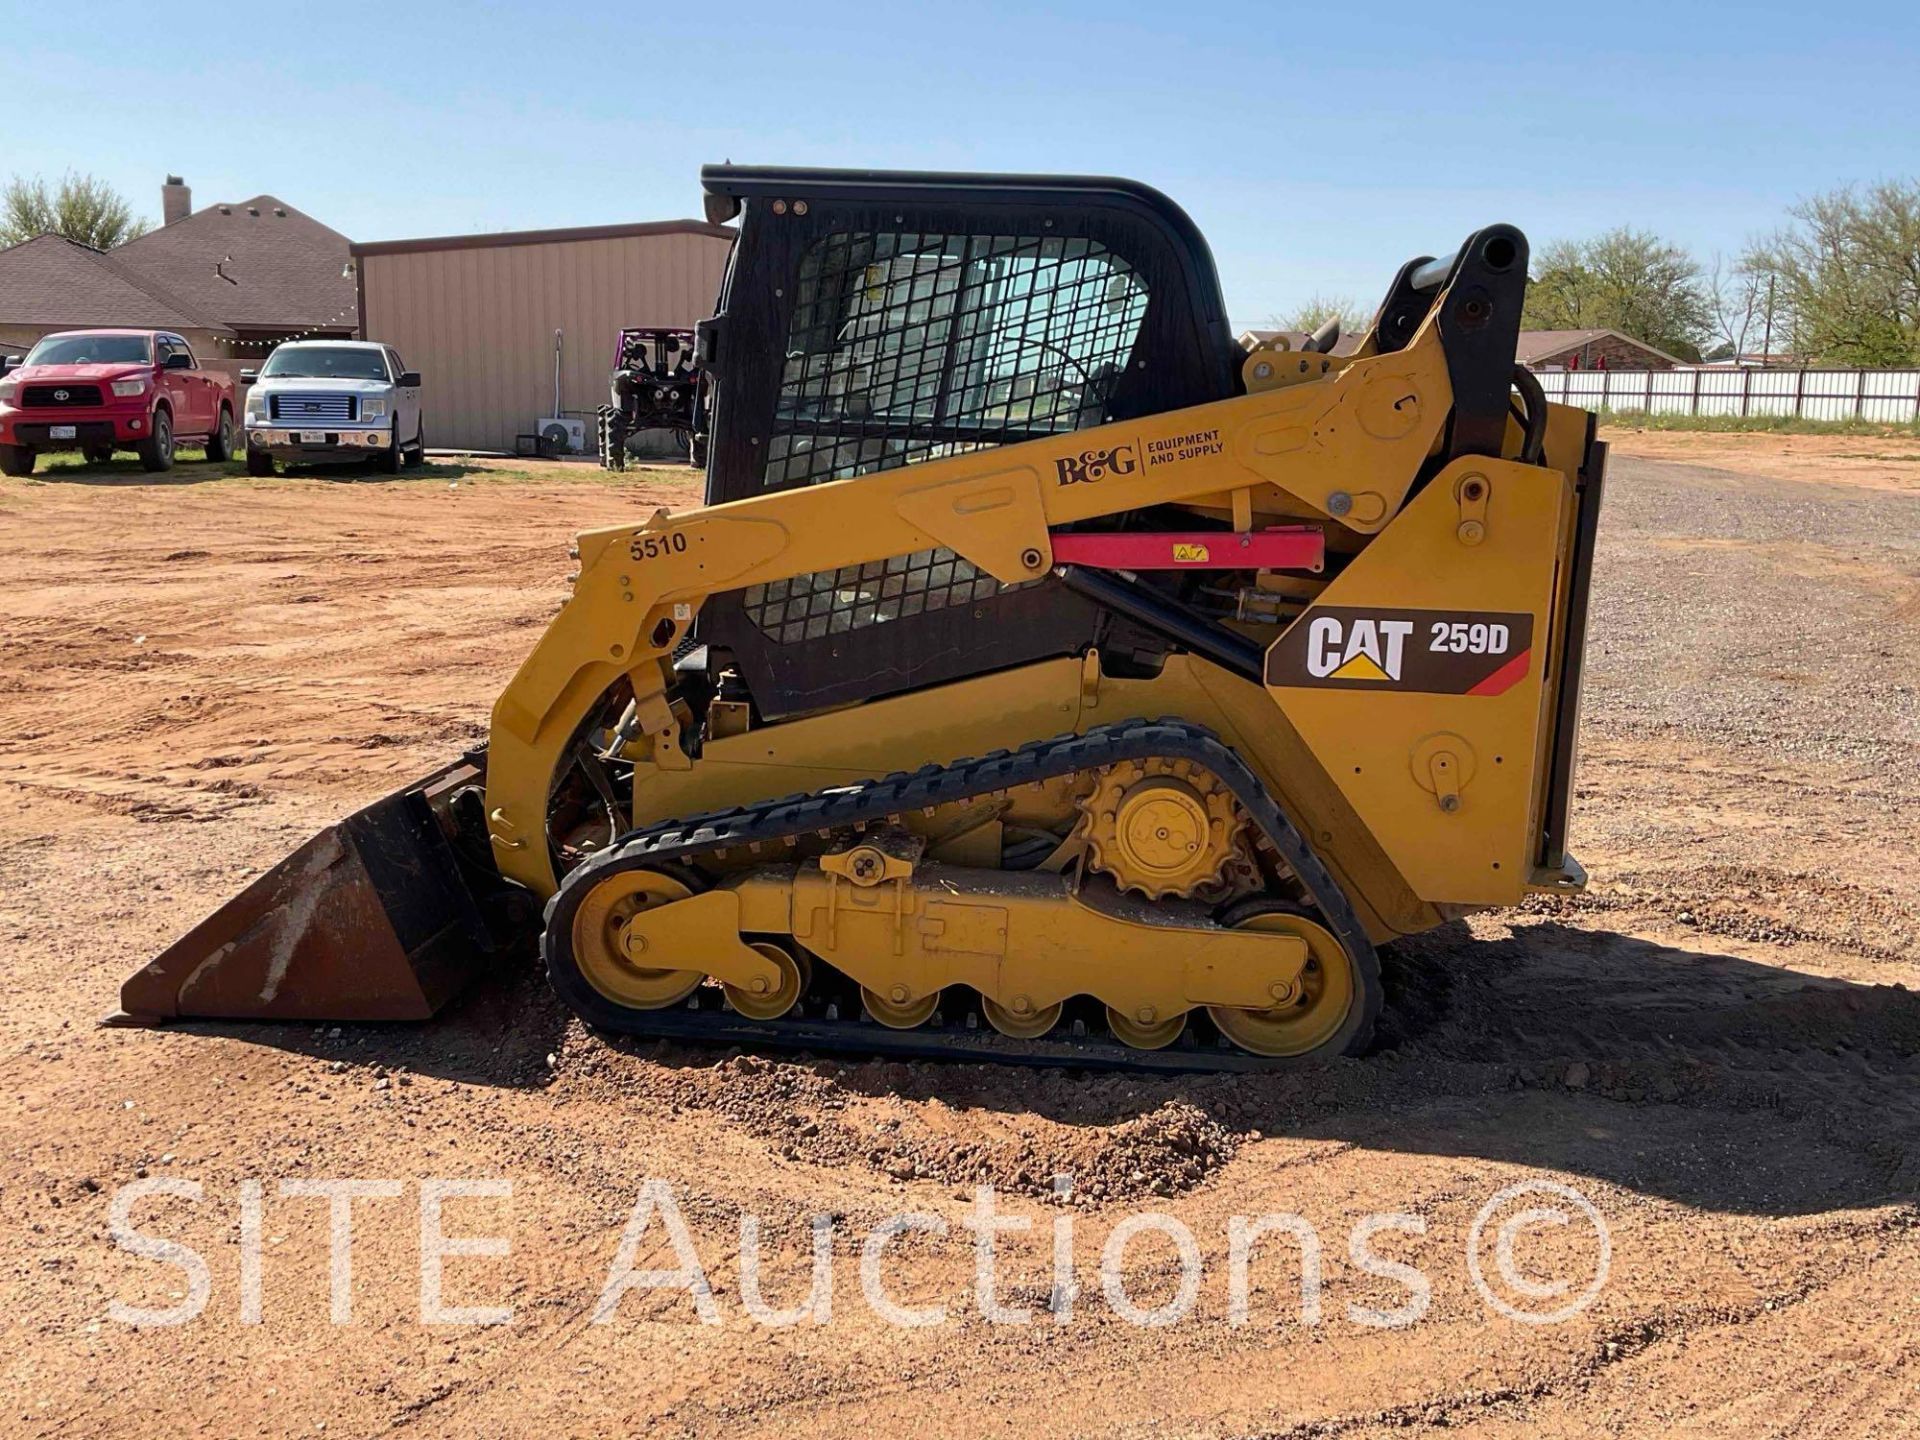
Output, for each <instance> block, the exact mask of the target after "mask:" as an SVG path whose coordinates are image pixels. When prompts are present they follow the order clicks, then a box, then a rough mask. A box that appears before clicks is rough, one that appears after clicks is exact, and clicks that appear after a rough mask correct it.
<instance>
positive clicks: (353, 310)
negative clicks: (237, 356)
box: [221, 299, 360, 350]
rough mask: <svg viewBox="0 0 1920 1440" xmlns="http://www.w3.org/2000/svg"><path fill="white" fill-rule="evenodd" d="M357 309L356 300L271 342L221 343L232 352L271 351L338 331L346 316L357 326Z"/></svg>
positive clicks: (234, 340)
mask: <svg viewBox="0 0 1920 1440" xmlns="http://www.w3.org/2000/svg"><path fill="white" fill-rule="evenodd" d="M359 309H360V302H359V301H358V300H357V299H356V300H355V301H354V302H353V304H351V305H349V306H347V307H346V308H345V309H344V310H338V311H335V312H334V313H333V314H332V315H330V316H329V317H328V318H326V319H325V320H321V321H318V322H316V323H315V324H313V325H310V326H308V327H307V328H306V329H305V330H295V331H293V332H292V333H290V334H286V335H281V336H279V337H277V338H275V339H272V340H239V339H233V340H225V341H222V342H221V343H222V344H224V345H226V346H227V347H228V348H229V349H233V350H271V349H273V347H274V346H276V345H285V344H287V343H288V342H289V341H292V340H305V339H306V338H307V337H308V336H309V335H312V334H314V333H315V332H316V331H320V330H333V329H338V328H339V324H340V322H341V321H342V320H344V319H346V318H347V316H349V315H352V316H354V317H355V325H357V324H358V320H359V313H358V312H359ZM347 328H349V329H353V328H355V326H349V327H347Z"/></svg>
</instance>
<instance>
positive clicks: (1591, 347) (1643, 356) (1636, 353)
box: [1518, 330, 1687, 370]
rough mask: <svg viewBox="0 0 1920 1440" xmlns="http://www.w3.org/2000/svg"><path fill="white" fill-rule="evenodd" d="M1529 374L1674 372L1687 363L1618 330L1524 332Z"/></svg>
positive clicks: (1522, 342)
mask: <svg viewBox="0 0 1920 1440" xmlns="http://www.w3.org/2000/svg"><path fill="white" fill-rule="evenodd" d="M1518 358H1519V361H1520V363H1521V364H1522V365H1524V366H1526V367H1527V368H1528V369H1529V370H1671V369H1673V368H1674V367H1675V366H1678V365H1685V364H1687V362H1686V361H1685V360H1682V359H1681V358H1680V357H1679V356H1677V355H1669V354H1667V352H1666V351H1664V350H1656V349H1655V348H1654V347H1653V346H1651V345H1648V344H1646V343H1645V342H1644V341H1640V340H1636V339H1634V338H1633V337H1632V336H1631V335H1622V334H1621V333H1620V332H1619V331H1618V330H1522V331H1521V332H1520V348H1519V352H1518Z"/></svg>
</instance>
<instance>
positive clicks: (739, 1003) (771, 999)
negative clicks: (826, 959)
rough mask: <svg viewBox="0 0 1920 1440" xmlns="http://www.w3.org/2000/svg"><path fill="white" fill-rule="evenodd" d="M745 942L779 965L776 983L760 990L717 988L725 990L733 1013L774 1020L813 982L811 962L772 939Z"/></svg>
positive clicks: (738, 987)
mask: <svg viewBox="0 0 1920 1440" xmlns="http://www.w3.org/2000/svg"><path fill="white" fill-rule="evenodd" d="M749 943H750V944H751V945H752V946H753V948H754V949H755V950H757V951H759V952H760V953H761V954H762V955H764V956H766V957H767V959H769V960H771V961H772V962H773V963H774V964H775V965H777V966H778V967H779V968H780V983H779V984H778V985H776V986H775V987H773V988H772V989H771V990H767V991H764V992H762V991H749V990H747V989H744V988H743V987H741V986H738V985H725V986H722V987H721V988H723V989H724V990H725V991H726V992H727V1003H728V1004H729V1005H731V1006H732V1007H733V1008H734V1011H735V1013H736V1014H740V1015H745V1016H746V1017H747V1018H748V1019H749V1020H778V1019H779V1018H780V1017H781V1016H782V1015H784V1014H786V1013H787V1012H788V1011H789V1010H791V1009H793V1007H794V1006H795V1005H797V1004H799V1003H800V997H801V996H802V995H804V994H806V993H807V986H808V985H810V984H811V983H812V982H813V963H812V961H810V960H809V959H808V958H807V956H806V955H805V954H804V953H802V954H800V955H794V954H792V953H790V952H789V951H788V950H787V948H786V947H785V946H784V945H780V944H776V943H775V942H774V941H772V940H754V941H750V942H749Z"/></svg>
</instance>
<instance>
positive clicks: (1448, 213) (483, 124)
mask: <svg viewBox="0 0 1920 1440" xmlns="http://www.w3.org/2000/svg"><path fill="white" fill-rule="evenodd" d="M202 16H208V17H213V18H214V19H215V21H216V22H217V24H218V27H219V28H218V33H214V32H213V30H212V29H211V27H210V26H209V25H208V24H206V23H204V22H203V21H202V20H201V18H200V17H202ZM0 110H3V111H4V114H5V117H6V118H5V121H4V127H3V128H0V137H3V138H0V175H6V174H10V173H27V174H32V173H35V172H43V173H46V174H48V175H49V176H53V175H57V174H59V173H60V172H61V171H63V170H66V169H68V168H72V169H76V170H82V171H92V172H93V173H95V174H97V175H99V176H101V177H103V178H105V179H107V180H109V181H111V182H112V183H113V184H115V185H117V186H119V187H120V188H121V189H122V190H123V191H125V192H126V193H128V194H129V195H130V196H131V197H132V198H133V199H134V200H135V201H136V202H137V203H138V205H139V206H140V207H141V208H142V209H143V210H144V211H145V212H146V213H147V214H149V215H150V216H152V217H153V218H156V219H157V218H158V209H159V196H158V192H159V185H160V181H161V179H162V177H163V176H164V175H165V173H166V172H168V171H176V172H179V173H182V174H184V175H185V176H186V178H187V180H188V182H189V183H190V184H191V185H192V186H193V191H194V200H195V204H196V205H204V204H207V203H211V202H213V201H216V200H239V199H244V198H247V197H248V196H251V195H255V194H258V193H261V192H263V191H270V192H272V193H274V194H276V195H278V196H279V197H280V198H282V199H283V200H286V201H288V202H289V203H291V204H293V205H296V206H298V207H299V208H301V209H303V210H306V211H307V212H309V213H310V214H313V215H315V216H317V217H318V218H320V219H322V220H324V221H325V222H327V223H328V224H330V225H332V226H334V227H335V228H336V229H339V230H342V231H344V232H346V233H347V234H349V235H351V236H352V237H354V238H355V239H360V240H382V239H395V238H400V237H405V236H413V235H435V234H451V233H460V232H465V231H473V230H506V229H534V228H544V227H548V226H557V225H585V224H605V223H614V222H618V221H625V220H650V219H660V218H665V217H670V216H679V215H696V214H698V213H699V191H698V182H697V174H696V172H697V170H698V167H699V166H700V164H701V163H702V162H705V161H711V160H722V159H732V160H735V161H739V162H752V163H761V164H799V165H861V166H880V167H897V168H918V169H959V170H966V169H980V170H1043V171H1055V172H1060V171H1072V172H1087V173H1106V174H1121V175H1129V176H1133V177H1135V178H1137V179H1141V180H1145V181H1147V182H1149V183H1151V184H1153V185H1157V186H1159V187H1160V188H1161V189H1163V190H1165V191H1167V192H1168V193H1169V194H1170V195H1172V196H1173V197H1174V198H1175V199H1176V200H1178V201H1179V202H1180V203H1181V204H1182V205H1184V206H1185V207H1186V208H1187V209H1188V210H1189V211H1190V212H1192V214H1193V215H1194V217H1195V218H1196V219H1197V220H1198V221H1199V223H1200V226H1201V228H1202V230H1203V231H1204V232H1205V233H1206V234H1207V236H1208V238H1209V239H1210V240H1211V242H1212V244H1213V247H1214V252H1215V255H1216V257H1217V259H1218V261H1219V264H1220V270H1221V277H1222V281H1223V283H1224V286H1225V289H1226V294H1227V300H1228V305H1229V309H1230V311H1231V313H1232V315H1233V316H1234V318H1235V319H1236V320H1237V321H1239V322H1241V323H1257V322H1258V321H1260V320H1261V319H1263V318H1265V317H1266V316H1267V315H1269V314H1270V313H1272V312H1273V311H1275V310H1276V309H1280V308H1283V307H1286V306H1290V305H1292V304H1294V303H1297V302H1299V301H1302V300H1304V299H1306V298H1307V296H1308V295H1310V294H1312V293H1313V292H1315V291H1320V292H1324V293H1340V294H1347V295H1351V296H1353V297H1354V298H1356V299H1360V300H1363V301H1365V302H1366V303H1367V304H1369V305H1371V303H1372V302H1373V301H1375V300H1377V299H1378V296H1379V294H1380V292H1381V291H1382V290H1383V289H1384V288H1385V286H1386V283H1387V281H1388V280H1389V279H1390V278H1391V275H1392V271H1393V269H1394V267H1395V266H1396V265H1397V264H1398V263H1399V261H1400V260H1402V259H1404V258H1405V257H1406V256H1407V255H1409V254H1412V253H1415V252H1418V251H1437V250H1445V249H1448V248H1451V247H1452V245H1453V244H1455V243H1456V242H1457V241H1458V240H1459V239H1460V238H1461V237H1462V236H1464V235H1465V234H1466V233H1467V232H1468V231H1469V230H1471V229H1473V228H1475V227H1477V226H1479V225H1481V224H1484V223H1486V222H1488V221H1491V220H1510V221H1512V222H1514V223H1516V224H1518V225H1520V226H1521V227H1522V228H1524V229H1525V230H1526V231H1527V232H1528V233H1529V235H1530V236H1532V238H1533V240H1534V243H1535V244H1536V246H1537V245H1539V244H1541V243H1543V242H1544V241H1547V240H1551V239H1554V238H1558V237H1563V236H1577V235H1583V234H1589V233H1592V232H1595V231H1598V230H1602V229H1605V228H1607V227H1609V226H1612V225H1616V224H1620V223H1623V222H1626V223H1633V224H1637V225H1642V226H1645V227H1648V228H1651V229H1653V230H1656V231H1658V232H1659V233H1661V234H1662V235H1665V236H1667V237H1669V238H1671V239H1673V240H1675V241H1678V242H1680V243H1682V244H1685V245H1687V246H1688V247H1690V248H1691V249H1693V250H1695V251H1696V252H1697V253H1699V254H1700V255H1701V256H1702V258H1703V259H1704V258H1707V257H1709V256H1710V255H1711V254H1712V253H1713V252H1714V251H1723V252H1726V253H1728V254H1734V253H1737V252H1738V251H1739V250H1740V248H1741V247H1742V245H1743V244H1744V243H1745V241H1746V240H1747V239H1748V237H1749V236H1751V235H1753V234H1754V233H1756V232H1759V231H1764V230H1766V229H1769V228H1771V227H1772V226H1773V225H1775V224H1777V223H1778V221H1779V219H1780V218H1781V213H1782V211H1783V210H1784V208H1785V207H1786V206H1787V205H1789V204H1791V203H1792V202H1793V201H1794V200H1795V199H1796V198H1798V197H1801V196H1804V195H1806V194H1809V193H1811V192H1814V191H1817V190H1821V189H1825V188H1828V187H1831V186H1834V185H1838V184H1843V183H1847V182H1850V181H1871V180H1875V179H1881V178H1888V177H1892V176H1901V175H1915V174H1920V6H1916V5H1914V4H1912V3H1906V4H1885V3H1876V0H1862V3H1856V4H1852V5H1849V6H1846V7H1844V8H1842V7H1838V6H1812V5H1807V4H1804V3H1801V4H1793V5H1785V4H1774V3H1768V0H1758V3H1743V4H1723V3H1718V0H1713V3H1691V0H1667V3H1664V4H1642V3H1638V0H1609V3H1606V4H1596V3H1593V0H1586V3H1579V4H1571V5H1568V4H1553V3H1547V4H1537V3H1536V4H1532V5H1524V4H1523V5H1513V6H1508V7H1500V6H1494V5H1458V4H1446V3H1430V4H1424V5H1402V4H1379V3H1365V0H1358V3H1356V0H1348V3H1346V4H1344V5H1334V6H1325V5H1292V4H1286V3H1282V0H1267V3H1262V4H1238V3H1225V4H1206V3H1195V0H1188V3H1168V0H1150V3H1135V0H1105V3H1101V4H1088V5H1083V4H1072V5H1056V6H1051V7H1047V8H1046V9H1045V10H1044V12H1043V13H1036V12H1034V11H1033V10H1031V9H1030V8H1029V7H1025V6H1019V5H1013V4H1004V3H1000V0H949V3H943V4H936V5H925V6H919V5H912V4H906V3H901V0H894V3H884V0H869V3H866V4H847V5H843V4H837V3H830V0H806V3H800V4H778V5H776V4H767V3H762V0H736V3H719V0H706V3H692V4H680V5H674V4H671V3H668V4H645V5H642V4H636V3H626V4H619V5H600V4H593V3H580V4H565V3H556V4H550V5H534V4H474V3H466V4H456V3H441V0H420V3H409V0H391V3H389V4H387V5H385V6H360V5H356V4H351V3H329V4H321V5H316V4H300V5H289V4H243V5H240V6H217V5H216V6H201V5H195V4H192V3H186V0H183V3H175V4H156V3H153V0H145V3H137V4H126V5H122V4H118V3H91V0H90V3H86V4H84V5H83V4H79V3H69V4H67V5H64V6H61V5H48V4H26V3H19V4H14V5H10V6H8V16H7V20H6V24H5V26H4V29H0Z"/></svg>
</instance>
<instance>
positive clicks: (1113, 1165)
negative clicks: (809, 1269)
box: [555, 1027, 1238, 1203]
mask: <svg viewBox="0 0 1920 1440" xmlns="http://www.w3.org/2000/svg"><path fill="white" fill-rule="evenodd" d="M555 1065H556V1070H557V1075H556V1080H555V1084H556V1086H558V1087H561V1088H562V1089H563V1090H564V1091H566V1092H567V1093H569V1094H578V1095H581V1096H583V1097H585V1096H592V1097H596V1098H602V1099H605V1098H610V1097H617V1098H618V1099H619V1100H620V1101H621V1103H624V1104H634V1105H641V1106H644V1107H646V1108H647V1109H649V1110H652V1111H655V1112H656V1113H658V1112H668V1113H670V1112H673V1111H680V1110H699V1111H710V1112H714V1113H717V1114H719V1115H722V1116H724V1117H726V1118H727V1119H728V1120H730V1121H732V1122H733V1123H735V1124H737V1125H738V1126H739V1127H740V1128H741V1129H742V1130H744V1131H746V1132H748V1133H749V1134H752V1135H754V1136H755V1137H757V1138H758V1139H759V1140H761V1141H762V1142H763V1143H764V1144H765V1145H766V1147H767V1149H768V1150H769V1152H771V1153H772V1154H774V1155H777V1156H779V1157H780V1158H781V1159H783V1160H789V1161H799V1162H802V1163H804V1164H809V1165H818V1166H822V1167H830V1168H835V1169H840V1168H845V1167H847V1166H864V1167H866V1168H867V1169H870V1170H872V1171H874V1172H877V1173H878V1174H880V1175H884V1176H886V1177H888V1178H889V1179H891V1180H895V1181H908V1180H930V1181H934V1182H936V1183H940V1184H946V1185H954V1186H962V1187H967V1186H972V1185H976V1184H985V1185H992V1186H994V1187H995V1188H996V1189H999V1190H1004V1191H1008V1192H1011V1193H1016V1194H1029V1195H1042V1196H1044V1195H1050V1194H1052V1193H1053V1191H1054V1179H1055V1177H1056V1176H1065V1177H1068V1178H1069V1179H1070V1181H1071V1187H1072V1191H1073V1193H1074V1195H1075V1196H1076V1197H1077V1198H1078V1199H1079V1200H1080V1201H1081V1202H1083V1203H1084V1202H1086V1201H1112V1200H1122V1199H1129V1198H1136V1197H1140V1196H1150V1195H1176V1194H1182V1193H1185V1192H1186V1191H1189V1190H1191V1189H1193V1188H1194V1187H1195V1186H1197V1185H1199V1184H1201V1183H1202V1182H1204V1181H1205V1180H1206V1179H1207V1177H1208V1176H1210V1175H1212V1174H1213V1173H1214V1172H1216V1171H1217V1170H1219V1169H1220V1167H1222V1166H1223V1165H1225V1164H1226V1163H1227V1161H1229V1160H1230V1159H1232V1157H1233V1154H1234V1152H1235V1150H1236V1149H1237V1148H1238V1138H1237V1137H1236V1136H1235V1135H1234V1134H1233V1133H1232V1132H1231V1131H1230V1130H1228V1129H1227V1128H1226V1127H1225V1126H1224V1125H1222V1124H1221V1123H1220V1122H1219V1121H1218V1120H1217V1119H1215V1118H1214V1117H1213V1116H1212V1115H1211V1114H1209V1113H1208V1112H1207V1111H1206V1110H1205V1109H1203V1108H1201V1106H1199V1105H1197V1104H1195V1103H1193V1102H1192V1101H1191V1100H1188V1099H1186V1098H1183V1097H1182V1096H1180V1095H1178V1094H1175V1093H1172V1092H1173V1086H1172V1084H1171V1083H1170V1082H1165V1081H1161V1082H1140V1081H1118V1080H1112V1079H1107V1078H1102V1077H1089V1076H1080V1075H1065V1074H1047V1073H1033V1072H1019V1073H1020V1075H1021V1076H1022V1083H1018V1084H1014V1083H1009V1082H1008V1080H1007V1077H1005V1076H1004V1075H1000V1074H998V1073H987V1074H978V1073H975V1072H977V1071H978V1070H980V1069H983V1068H984V1067H972V1066H953V1065H907V1064H898V1063H874V1064H842V1063H837V1062H824V1061H822V1062H813V1061H788V1060H781V1059H776V1058H769V1057H765V1056H760V1055H752V1054H729V1055H728V1056H727V1057H726V1058H724V1059H720V1060H717V1061H716V1060H715V1059H713V1058H712V1056H711V1054H709V1053H706V1052H701V1051H697V1050H687V1049H683V1048H681V1047H676V1046H671V1045H657V1046H648V1047H637V1048H631V1049H624V1050H623V1049H615V1048H610V1047H609V1046H608V1044H607V1042H605V1041H604V1040H602V1039H601V1038H599V1037H595V1036H590V1035H588V1034H586V1033H585V1032H584V1031H582V1030H579V1029H578V1028H577V1027H576V1028H575V1029H574V1030H573V1031H572V1032H571V1033H570V1034H569V1037H568V1041H567V1043H566V1044H565V1045H563V1047H562V1049H561V1050H560V1051H559V1052H558V1053H557V1054H556V1055H555ZM1155 1086H1157V1087H1158V1088H1160V1089H1162V1090H1165V1091H1166V1092H1167V1093H1166V1094H1164V1095H1163V1096H1158V1097H1156V1096H1154V1095H1153V1094H1152V1093H1147V1094H1145V1095H1144V1096H1142V1095H1141V1094H1140V1093H1139V1092H1142V1091H1149V1092H1150V1090H1151V1088H1152V1087H1155ZM969 1092H971V1098H969ZM1121 1092H1125V1093H1126V1094H1128V1095H1130V1096H1131V1097H1132V1098H1133V1099H1134V1100H1135V1102H1136V1103H1135V1104H1133V1105H1132V1106H1129V1105H1128V1104H1127V1103H1126V1102H1125V1100H1124V1099H1122V1096H1121Z"/></svg>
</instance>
